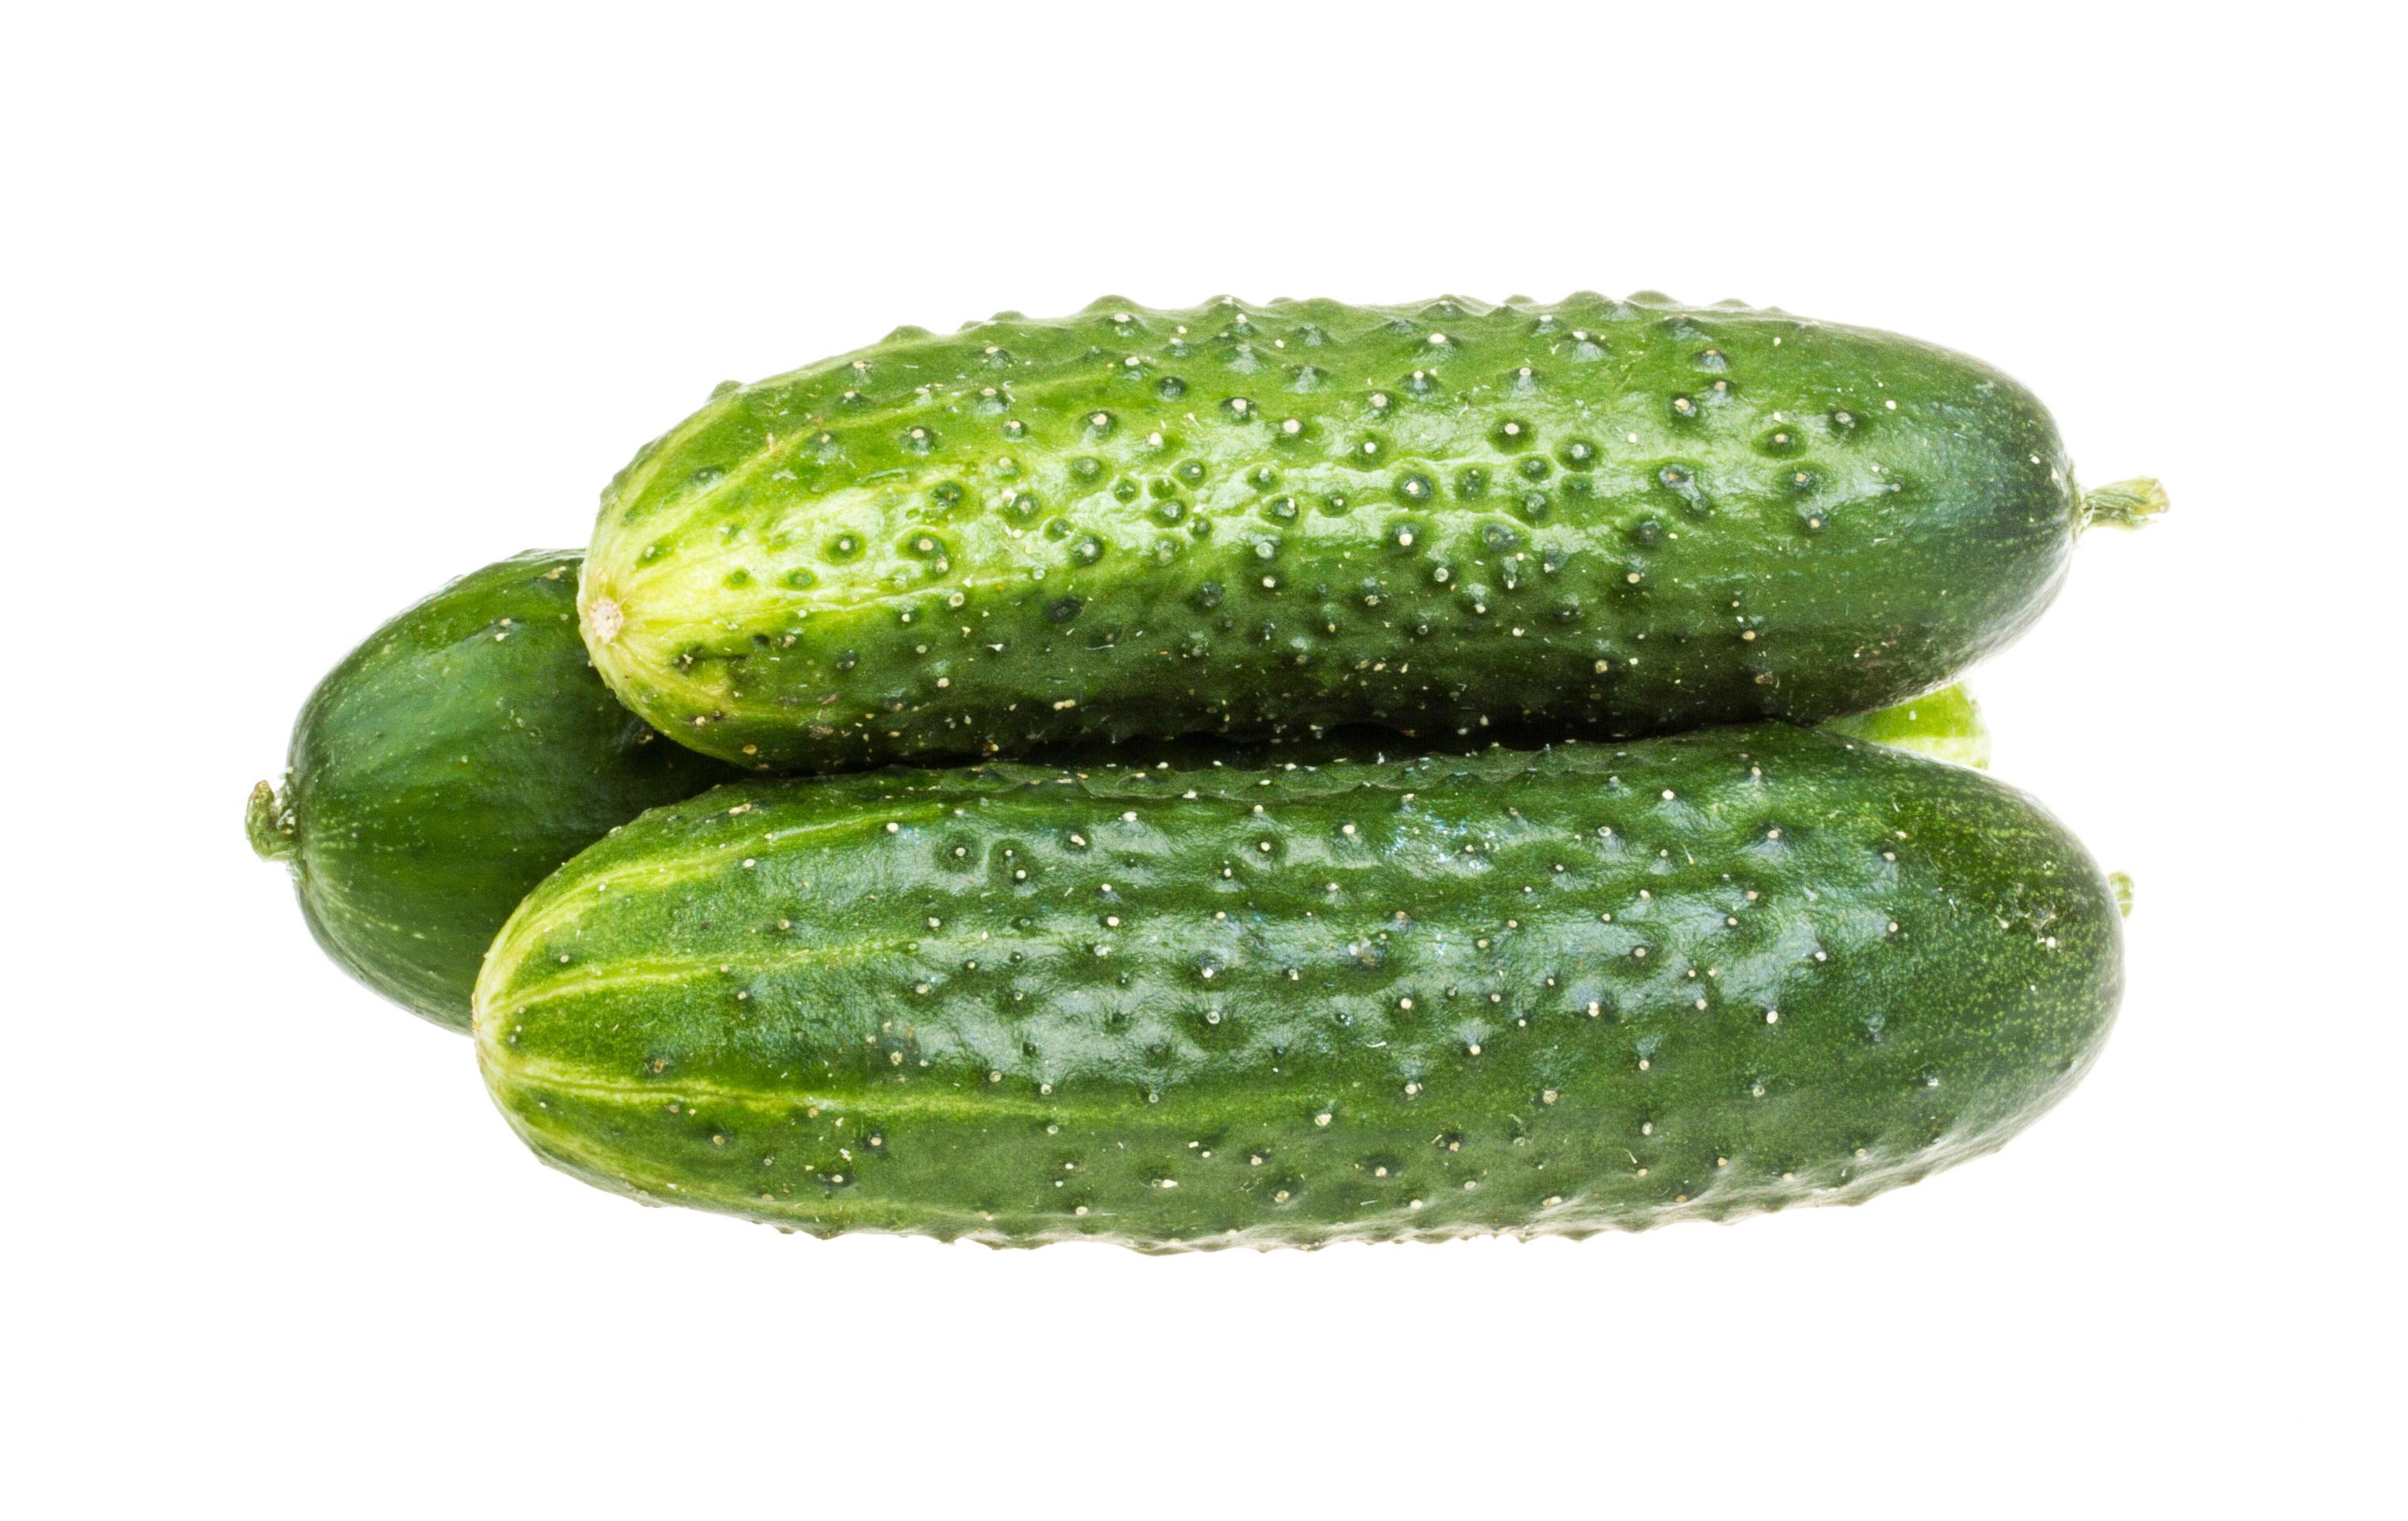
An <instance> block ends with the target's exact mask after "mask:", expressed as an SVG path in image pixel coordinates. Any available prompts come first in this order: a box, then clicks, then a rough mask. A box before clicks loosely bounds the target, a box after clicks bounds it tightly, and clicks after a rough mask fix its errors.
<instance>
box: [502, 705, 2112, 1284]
mask: <svg viewBox="0 0 2408 1521" xmlns="http://www.w3.org/2000/svg"><path fill="white" fill-rule="evenodd" d="M1601 831H1610V833H1605V832H1601ZM1024 874H1025V875H1024ZM1608 915H1610V916H1611V917H1610V918H1609V917H1607V916H1608ZM2121 982H2122V972H2121V942H2120V938H2119V928H2118V922H2117V913H2116V909H2115V905H2114V900H2113V897H2112V896H2111V894H2110V891H2109V888H2108V885H2107V883H2106V882H2104V881H2103V880H2102V879H2101V878H2100V873H2099V870H2098V868H2096V867H2095V866H2094V865H2093V864H2092V863H2091V861H2090V860H2089V858H2088V857H2087V856H2086V855H2085V854H2084V852H2083V850H2082V848H2081V846H2080V845H2079V844H2078V843H2076V842H2075V841H2074V840H2073V839H2071V837H2070V836H2069V835H2068V834H2067V833H2066V832H2065V831H2064V830H2063V828H2061V827H2060V826H2059V825H2057V823H2056V822H2055V821H2054V820H2052V819H2051V818H2050V817H2049V816H2048V814H2047V813H2046V812H2044V811H2042V810H2041V809H2040V808H2039V807H2038V806H2037V805H2035V804H2033V803H2032V802H2031V801H2030V800H2029V799H2028V798H2025V797H2023V796H2020V795H2019V794H2016V793H2014V791H2012V790H2010V789H2008V788H2006V787H2004V786H2001V785H2000V784H1999V783H1997V782H1993V781H1991V780H1989V779H1988V778H1986V777H1985V776H1983V775H1981V774H1979V773H1977V772H1974V771H1971V770H1967V769H1963V768H1957V767H1954V766H1948V765H1943V764H1941V763H1937V762H1932V761H1927V760H1922V759H1918V758H1916V757H1914V756H1911V755H1907V754H1904V753H1899V752H1896V751H1891V750H1885V749H1883V748H1881V747H1879V746H1874V745H1868V744H1863V743H1858V742H1855V741H1848V740H1843V739H1836V738H1833V737H1830V736H1828V735H1823V734H1818V733H1812V732H1807V731H1801V730H1796V729H1791V728H1788V727H1786V726H1783V725H1760V726H1754V727H1749V728H1741V729H1723V730H1709V731H1703V732H1699V733H1696V734H1690V735H1683V736H1676V737H1673V738H1670V739H1656V740H1647V741H1641V742H1638V743H1634V744H1631V745H1628V746H1627V747H1623V748H1618V749H1617V748H1613V747H1610V746H1602V745H1579V744H1575V745H1570V746H1565V747H1561V748H1558V749H1556V750H1555V751H1553V752H1551V753H1543V754H1536V755H1533V754H1530V753H1520V752H1492V753H1486V754H1481V755H1474V756H1471V757H1468V758H1464V757H1456V758H1434V759H1424V760H1420V761H1414V762H1410V763H1403V764H1391V763H1372V762H1368V761H1366V762H1355V763H1341V764H1335V765H1329V766H1325V767H1319V768H1292V769H1291V768H1269V769H1259V770H1256V769H1240V768H1217V769H1215V768H1206V769H1199V770H1184V771H1183V770H1178V769H1173V768H1163V769H1152V770H1122V769H1096V770H1092V771H1087V772H1083V773H1073V772H1064V771H1056V770H1054V769H1051V768H1039V767H1031V766H1026V765H1021V764H1017V763H996V764H992V765H988V766H983V767H979V768H969V769H959V770H952V771H886V772H878V773H869V774H865V775H856V776H837V777H821V778H814V779H806V780H791V781H775V782H741V783H737V784H734V785H731V786H728V787H723V788H719V789H716V790H714V791H712V792H710V793H708V794H705V795H703V796H700V797H697V798H695V799H692V800H689V801H687V802H685V803H681V804H678V805H674V806H671V807H668V808H664V809H660V810H656V811H653V812H651V813H648V814H646V815H645V816H644V817H643V818H641V819H639V820H638V821H637V822H636V823H634V824H632V825H628V826H627V827H626V828H624V829H622V830H620V831H619V832H617V833H616V834H614V835H612V836H610V837H609V839H605V840H603V841H602V842H600V843H599V844H597V845H595V847H594V848H593V849H591V850H589V851H587V852H586V853H584V854H581V855H580V856H579V857H577V859H575V860H574V861H572V862H570V863H569V864H568V865H567V866H566V868H563V869H562V870H561V871H560V872H559V873H558V874H556V875H555V876H553V877H552V879H551V880H550V881H549V882H545V883H544V885H543V886H541V887H539V888H538V889H537V890H536V892H535V893H533V894H532V895H531V896H530V897H528V899H527V901H526V902H525V904H524V905H523V906H522V908H521V909H520V911H519V912H518V914H517V915H516V916H514V917H513V919H512V920H511V922H510V924H509V926H508V927H506V928H505V929H504V931H503V932H502V934H501V936H500V938H499V939H498V940H496V942H495V948H494V952H493V954H492V955H491V956H490V957H489V958H488V960H487V962H486V966H485V972H484V976H483V978H482V980H481V981H480V983H479V986H478V1013H477V1040H478V1052H479V1056H480V1063H481V1065H482V1067H483V1069H484V1073H485V1077H486V1080H487V1083H488V1084H489V1085H490V1087H491V1089H492V1092H493V1093H494V1096H495V1099H496V1101H497V1102H498V1104H499V1105H500V1107H501V1108H502V1110H503V1111H504V1112H505V1113H506V1114H507V1115H508V1116H509V1120H510V1122H511V1124H512V1125H513V1126H515V1127H516V1128H517V1129H518V1131H519V1132H520V1134H521V1135H522V1136H523V1138H524V1139H525V1140H526V1141H528V1142H529V1143H530V1144H531V1145H532V1146H533V1147H534V1148H535V1149H536V1150H537V1151H538V1153H539V1154H540V1155H543V1156H544V1157H545V1158H546V1159H547V1160H549V1161H551V1162H552V1163H553V1164H554V1165H556V1166H559V1167H561V1168H563V1169H566V1170H568V1171H570V1172H572V1173H575V1174H577V1175H578V1176H580V1177H582V1178H584V1179H586V1180H587V1181H589V1182H592V1183H595V1184H600V1185H602V1186H604V1187H607V1188H610V1189H614V1190H617V1191H619V1192H622V1193H625V1194H629V1195H632V1196H634V1197H636V1198H640V1199H643V1200H646V1201H649V1202H655V1203H679V1204H686V1205H691V1206H695V1207H699V1208H703V1209H709V1210H716V1211H722V1212H728V1213H733V1214H738V1215H741V1216H745V1217H747V1218H750V1219H753V1220H758V1221H765V1222H768V1223H771V1224H774V1225H777V1226H780V1227H787V1228H792V1229H796V1230H801V1231H808V1232H810V1233H812V1234H815V1235H825V1234H832V1233H835V1232H839V1231H848V1230H876V1231H900V1232H910V1233H916V1234H925V1235H932V1236H937V1237H940V1238H945V1239H953V1238H968V1239H974V1240H978V1241H987V1242H991V1243H995V1244H1007V1245H1035V1244H1041V1243H1044V1242H1047V1241H1063V1240H1073V1239H1094V1240H1101V1241H1114V1242H1118V1243H1121V1244H1125V1245H1128V1246H1134V1247H1138V1248H1140V1249H1145V1250H1172V1249H1179V1248H1191V1247H1212V1246H1224V1245H1237V1244H1242V1245H1254V1246H1272V1245H1304V1246H1310V1245H1318V1244H1322V1243H1326V1242H1329V1241H1347V1240H1369V1241H1386V1240H1411V1239H1437V1238H1446V1237H1453V1236H1458V1235H1464V1234H1470V1233H1479V1232H1498V1231H1503V1232H1513V1233H1519V1234H1523V1235H1540V1234H1566V1235H1574V1236H1577V1235H1584V1234H1587V1233H1591V1232H1594V1231H1598V1230H1600V1229H1606V1228H1640V1227H1648V1226H1652V1225H1656V1224H1658V1223H1661V1222H1665V1221H1671V1220H1678V1219H1684V1218H1707V1219H1726V1218H1729V1217H1733V1216H1738V1215H1743V1214H1748V1213H1751V1212H1760V1211H1768V1210H1777V1209H1781V1208H1784V1207H1785V1206H1788V1205H1791V1204H1801V1203H1827V1202H1843V1203H1853V1202H1856V1201H1857V1200H1861V1199H1863V1198H1867V1197H1869V1196H1871V1195H1872V1194H1875V1193H1878V1192H1880V1191H1882V1190H1884V1189H1886V1188H1889V1187H1891V1186H1894V1185H1896V1184H1904V1183H1911V1182H1914V1181H1916V1180H1918V1179H1920V1178H1922V1177H1924V1176H1925V1175H1926V1174H1927V1173H1929V1172H1931V1171H1933V1170H1935V1169H1940V1168H1942V1167H1946V1166H1948V1165H1950V1164H1952V1163H1955V1162H1957V1161H1960V1160H1962V1159H1964V1158H1965V1157H1968V1156H1971V1155H1975V1154H1978V1153H1981V1152H1985V1151H1987V1150H1989V1149H1991V1148H1994V1147H1996V1146H1997V1145H1999V1144H2000V1142H2001V1141H2004V1140H2006V1139H2007V1138H2008V1137H2009V1136H2011V1135H2013V1134H2014V1133H2015V1132H2016V1131H2017V1130H2019V1129H2021V1128H2022V1127H2023V1126H2025V1125H2027V1124H2028V1123H2029V1122H2030V1121H2031V1120H2032V1118H2033V1117H2034V1116H2036V1115H2037V1114H2038V1113H2040V1112H2042V1110H2044V1109H2046V1108H2047V1107H2048V1106H2049V1105H2050V1104H2052V1103H2053V1102H2055V1101H2056V1100H2057V1098H2059V1097H2060V1096H2061V1095H2062V1094H2063V1093H2064V1092H2065V1091H2066V1090H2067V1089H2068V1088H2069V1087H2070V1086H2071V1084H2072V1083H2074V1082H2075V1081H2077V1080H2078V1078H2079V1077H2080V1076H2081V1074H2082V1073H2083V1072H2084V1071H2085V1069H2087V1068H2088V1066H2089V1065H2090V1063H2091V1062H2092V1060H2093V1058H2094V1057H2095V1056H2096V1055H2097V1053H2098V1050H2099V1047H2100V1041H2101V1040H2102V1039H2103V1038H2104V1036H2105V1034H2106V1031H2107V1028H2108V1025H2109V1023H2110V1020H2111V1019H2112V1016H2113V1013H2114V1007H2115V1003H2116V999H2117V997H2118V995H2119V993H2120V990H2121Z"/></svg>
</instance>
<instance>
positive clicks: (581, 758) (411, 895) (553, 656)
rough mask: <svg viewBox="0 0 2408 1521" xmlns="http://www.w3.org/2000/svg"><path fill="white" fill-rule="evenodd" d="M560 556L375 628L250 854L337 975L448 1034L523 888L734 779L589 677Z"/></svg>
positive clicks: (258, 816)
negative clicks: (281, 867)
mask: <svg viewBox="0 0 2408 1521" xmlns="http://www.w3.org/2000/svg"><path fill="white" fill-rule="evenodd" d="M580 558H581V556H580V555H579V554H578V553H577V552H574V551H560V550H552V551H529V552H526V553H524V554H520V555H517V556H514V557H512V558H510V559H508V560H504V561H501V562H500V563H499V564H496V565H491V566H487V567H485V568H484V569H482V570H479V571H477V572H475V573H473V574H471V575H467V576H464V577H462V578H461V579H460V580H458V581H453V582H452V583H451V584H450V585H448V586H446V587H444V588H443V589H442V590H441V591H439V592H437V593H436V594H435V595H432V596H430V597H428V598H426V599H425V600H424V601H423V602H420V603H419V604H418V605H417V606H415V607H413V608H411V609H409V610H408V611H406V612H404V613H402V614H401V615H400V616H398V617H396V618H394V620H393V621H392V622H390V623H388V624H385V625H384V626H383V627H382V628H380V629H379V630H377V631H376V633H374V634H372V635H370V636H369V637H368V639H367V640H366V642H365V643H363V644H362V645H360V647H359V648H358V649H356V650H354V651H352V652H351V654H349V655H348V656H346V657H345V658H344V660H343V662H342V664H340V665H339V666H337V667H335V669H334V671H333V673H332V674H330V675H329V676H327V678H326V679H325V680H324V681H323V682H320V683H319V685H318V689H317V691H316V692H315V693H313V694H311V696H310V697H309V700H308V704H307V705H306V706H305V707H304V708H303V709H302V710H301V716H300V719H299V720H298V722H296V723H295V724H294V726H293V745H292V752H291V755H290V760H289V766H288V769H287V770H286V772H285V780H284V784H283V786H282V787H281V788H280V789H279V788H278V787H276V786H273V785H271V784H270V783H268V782H261V783H259V785H258V786H256V787H254V788H252V789H251V803H250V808H249V811H248V816H247V820H246V822H247V824H248V825H249V829H250V834H251V846H252V848H253V849H255V850H256V851H258V853H259V854H261V855H263V856H265V857H267V858H269V859H271V860H279V861H284V862H287V863H289V864H290V865H291V867H292V868H293V880H294V886H295V887H296V888H297V889H298V890H299V893H300V897H301V912H302V914H303V916H304V917H305V918H307V919H308V922H309V928H310V931H311V932H312V933H313V934H315V935H316V936H317V939H318V943H319V944H321V945H322V946H324V947H325V949H326V952H327V954H329V955H331V956H333V957H334V958H335V960H336V961H337V963H339V964H340V965H341V966H342V967H343V969H345V970H346V971H349V972H350V973H351V975H352V976H354V977H356V978H358V979H359V980H360V981H361V982H363V983H366V984H367V985H368V986H370V987H372V988H374V989H376V990H377V991H378V992H379V993H381V994H383V995H384V996H385V997H388V998H391V999H393V1000H394V1002H395V1003H398V1004H400V1005H402V1006H403V1007H404V1008H406V1009H409V1010H411V1011H412V1012H416V1013H419V1014H423V1015H424V1016H425V1017H426V1018H428V1019H431V1020H433V1021H435V1022H436V1023H437V1024H440V1025H448V1026H452V1027H454V1028H458V1029H466V1027H467V1025H468V995H469V991H470V989H471V988H472V987H473V986H474V985H475V983H476V980H477V965H478V963H479V962H480V960H482V959H483V957H484V954H485V947H486V946H487V945H488V944H489V943H491V942H492V940H493V938H494V933H495V931H496V930H497V929H499V928H500V927H501V925H502V921H503V920H505V919H507V918H509V914H510V911H511V910H512V909H514V908H516V907H517V906H518V901H519V899H520V898H521V897H524V896H525V895H526V891H527V889H529V888H530V887H533V886H534V885H535V884H536V883H537V882H541V881H542V880H543V879H544V877H545V876H546V875H547V874H549V873H550V872H551V871H552V868H555V867H557V866H559V865H560V864H561V863H562V862H563V861H566V860H567V859H568V858H569V857H570V856H572V855H574V854H577V853H578V852H579V851H581V850H582V849H584V848H585V847H586V846H587V845H590V844H592V843H593V842H594V841H595V840H596V839H600V838H601V837H602V836H603V834H604V833H606V832H607V831H609V830H610V829H612V828H614V827H616V826H617V825H622V824H624V823H626V822H627V821H628V820H629V819H632V818H634V817H635V816H636V815H637V814H638V813H640V812H642V811H644V810H645V809H648V808H651V807H653V806H655V805H657V804H660V803H667V802H674V801H676V800H677V799H679V798H681V797H688V796H693V795H694V794H695V793H697V792H700V791H702V790H703V789H704V788H706V787H709V786H710V785H712V784H714V783H715V782H724V781H726V780H728V779H729V778H731V777H733V776H736V775H738V774H739V773H737V772H734V771H731V770H729V769H728V768H725V767H724V766H721V765H720V764H719V763H717V762H715V761H712V760H710V759H708V758H706V757H704V756H701V755H698V754H695V753H693V752H691V751H688V750H686V749H684V748H682V747H681V746H678V745H673V744H669V743H667V741H665V740H662V739H659V737H658V736H657V735H656V734H655V733H654V732H653V731H652V727H651V726H650V725H647V724H645V723H644V722H643V721H642V720H640V719H638V718H637V717H636V716H635V715H634V714H632V713H630V712H628V711H627V710H625V709H624V708H622V707H621V706H620V705H619V704H618V702H617V701H616V700H615V699H613V698H612V697H611V696H610V694H609V690H608V689H607V688H605V687H604V686H603V684H602V682H601V680H600V679H599V678H598V677H596V676H595V674H594V671H593V667H591V666H590V665H588V664H587V661H586V657H585V650H584V646H583V645H582V644H581V643H580V642H579V640H578V638H577V632H576V622H575V614H574V602H575V596H576V582H577V566H578V561H579V560H580Z"/></svg>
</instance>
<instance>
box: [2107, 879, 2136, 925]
mask: <svg viewBox="0 0 2408 1521" xmlns="http://www.w3.org/2000/svg"><path fill="white" fill-rule="evenodd" d="M2107 887H2108V890H2109V891H2110V892H2113V893H2114V895H2115V912H2116V913H2117V915H2118V916H2120V917H2122V918H2126V919H2129V918H2130V917H2132V879H2131V878H2129V877H2128V876H2126V875H2124V873H2122V872H2120V871H2110V872H2109V873H2107Z"/></svg>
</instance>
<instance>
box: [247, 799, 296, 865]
mask: <svg viewBox="0 0 2408 1521" xmlns="http://www.w3.org/2000/svg"><path fill="white" fill-rule="evenodd" d="M242 825H243V828H244V830H245V831H246V832H247V833H248V834H249V835H250V836H251V849H252V850H254V851H257V852H258V853H259V858H260V859H261V860H263V861H290V860H291V859H293V856H294V852H295V851H296V850H297V849H298V848H299V842H298V841H297V840H295V839H294V833H293V811H292V810H291V809H289V808H287V807H286V806H285V803H284V799H283V798H281V797H279V796H277V792H276V787H275V785H274V783H272V782H261V783H259V784H258V785H257V786H255V787H253V788H251V802H250V804H249V805H248V806H247V807H245V808H244V809H243V811H242Z"/></svg>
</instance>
